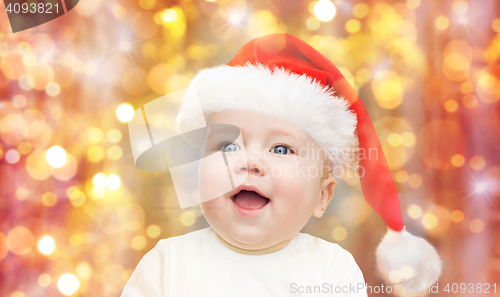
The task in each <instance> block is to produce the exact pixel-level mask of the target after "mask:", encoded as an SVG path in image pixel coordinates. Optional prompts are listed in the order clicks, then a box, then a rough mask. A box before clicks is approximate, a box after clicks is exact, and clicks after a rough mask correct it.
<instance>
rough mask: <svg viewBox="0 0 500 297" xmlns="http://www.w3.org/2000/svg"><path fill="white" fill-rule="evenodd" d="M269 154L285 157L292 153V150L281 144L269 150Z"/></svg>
mask: <svg viewBox="0 0 500 297" xmlns="http://www.w3.org/2000/svg"><path fill="white" fill-rule="evenodd" d="M271 152H273V153H276V154H278V155H287V154H291V153H293V151H292V149H290V148H289V147H287V146H285V145H282V144H279V145H277V146H275V147H273V148H272V149H271Z"/></svg>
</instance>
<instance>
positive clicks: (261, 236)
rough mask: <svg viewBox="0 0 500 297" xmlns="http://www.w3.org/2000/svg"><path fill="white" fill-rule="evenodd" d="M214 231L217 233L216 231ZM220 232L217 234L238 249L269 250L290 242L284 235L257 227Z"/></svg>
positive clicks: (243, 227) (239, 227) (244, 227)
mask: <svg viewBox="0 0 500 297" xmlns="http://www.w3.org/2000/svg"><path fill="white" fill-rule="evenodd" d="M214 230H215V232H217V230H216V229H214ZM219 231H221V232H217V234H219V236H220V237H222V238H223V239H224V240H225V241H226V242H228V243H230V244H231V245H234V246H236V247H238V248H241V249H245V250H252V251H254V250H262V249H268V248H271V247H273V246H276V245H278V244H281V243H283V242H284V241H287V240H288V238H282V237H283V234H274V233H273V232H269V230H263V228H262V227H256V226H238V227H234V228H231V230H219ZM297 233H298V232H297Z"/></svg>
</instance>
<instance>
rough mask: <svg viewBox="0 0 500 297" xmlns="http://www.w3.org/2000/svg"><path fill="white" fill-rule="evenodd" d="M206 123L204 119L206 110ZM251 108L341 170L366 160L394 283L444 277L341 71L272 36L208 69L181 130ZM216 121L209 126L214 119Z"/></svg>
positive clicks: (380, 256)
mask: <svg viewBox="0 0 500 297" xmlns="http://www.w3.org/2000/svg"><path fill="white" fill-rule="evenodd" d="M200 104H201V108H202V111H203V115H204V117H205V118H203V117H201V118H200V117H199V116H197V114H196V112H195V111H196V110H199V106H200ZM226 109H248V110H253V111H260V112H264V113H267V114H271V115H274V116H278V117H281V118H284V119H287V120H288V121H290V122H291V123H293V124H295V125H296V126H298V127H300V128H302V129H303V130H304V131H305V132H307V133H308V134H309V135H310V136H311V137H312V138H313V139H314V140H315V141H316V142H317V143H318V144H319V145H321V146H322V147H323V148H325V149H326V150H327V151H328V152H330V154H329V158H330V161H331V164H332V165H333V166H342V167H345V166H349V165H353V164H355V162H356V161H358V160H356V158H355V156H356V152H357V151H358V149H359V150H364V151H365V152H369V151H370V153H372V152H374V153H375V154H376V156H373V155H371V157H370V158H361V159H360V160H359V166H360V167H362V168H364V174H363V175H361V176H360V183H361V188H362V190H363V194H364V196H365V199H366V201H367V202H368V204H369V205H370V206H371V207H372V208H373V209H374V210H375V211H376V212H377V213H378V214H379V215H380V216H381V217H382V219H383V220H384V221H385V223H386V224H387V227H388V232H387V234H386V235H385V236H384V238H383V240H382V242H381V243H380V244H379V246H378V247H377V252H376V259H377V266H378V268H379V271H380V272H381V274H382V275H383V277H384V278H385V279H386V280H389V281H391V282H399V283H402V284H405V285H407V286H421V287H422V288H427V287H429V286H431V285H432V284H433V283H435V282H436V281H437V279H438V277H439V275H440V274H441V269H442V263H441V259H440V258H439V256H438V254H437V252H436V250H435V249H434V248H433V247H432V246H431V245H430V244H429V243H428V242H427V241H425V240H424V239H422V238H420V237H416V236H414V235H411V234H410V233H408V232H407V231H406V228H405V225H404V222H403V217H402V214H401V207H400V203H399V197H398V193H397V191H396V187H395V184H394V181H393V179H392V175H391V172H390V170H389V167H388V164H387V161H386V159H385V156H384V153H383V151H382V147H381V145H380V141H379V139H378V137H377V134H376V133H375V129H374V127H373V123H372V121H371V119H370V116H369V115H368V112H367V110H366V108H365V106H364V104H363V102H362V101H361V99H360V98H359V97H358V95H357V94H356V92H355V91H354V89H353V88H352V87H351V85H350V84H349V83H348V82H347V80H346V79H345V78H344V76H343V75H342V74H341V73H340V71H339V70H338V69H337V67H335V65H334V64H333V63H332V62H331V61H329V60H328V59H327V58H325V57H324V56H323V55H322V54H320V53H319V52H318V51H316V50H315V49H314V48H312V47H311V46H310V45H308V44H307V43H305V42H304V41H302V40H300V39H298V38H296V37H294V36H292V35H289V34H271V35H266V36H262V37H259V38H256V39H254V40H251V41H250V42H248V43H247V44H245V45H244V46H243V47H242V48H241V49H240V50H239V51H238V53H237V54H236V56H235V57H234V58H233V59H232V60H231V61H229V63H227V65H222V66H218V67H214V68H210V69H204V70H201V71H200V72H199V73H198V74H197V75H196V77H195V78H194V79H193V81H192V82H191V84H190V86H189V88H188V90H187V92H186V95H185V97H184V99H183V102H182V104H181V108H180V111H179V114H178V117H177V127H178V130H179V131H180V132H182V131H191V130H193V129H194V128H193V127H203V126H204V122H203V121H204V120H205V121H206V120H207V117H208V116H209V115H210V114H211V113H212V112H216V111H221V110H226ZM207 122H208V121H207Z"/></svg>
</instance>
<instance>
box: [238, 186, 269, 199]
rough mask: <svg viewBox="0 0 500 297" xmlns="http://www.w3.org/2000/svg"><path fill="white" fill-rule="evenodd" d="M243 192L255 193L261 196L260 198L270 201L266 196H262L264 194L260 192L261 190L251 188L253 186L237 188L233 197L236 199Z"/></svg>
mask: <svg viewBox="0 0 500 297" xmlns="http://www.w3.org/2000/svg"><path fill="white" fill-rule="evenodd" d="M241 191H254V192H255V193H257V194H259V195H260V196H262V197H264V198H267V199H269V198H268V197H266V196H265V195H264V194H262V192H261V191H259V189H257V187H255V186H251V185H240V186H239V187H237V188H236V190H235V191H234V195H233V196H232V197H235V196H236V195H238V194H239V193H240V192H241Z"/></svg>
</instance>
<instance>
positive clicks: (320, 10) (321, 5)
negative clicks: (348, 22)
mask: <svg viewBox="0 0 500 297" xmlns="http://www.w3.org/2000/svg"><path fill="white" fill-rule="evenodd" d="M336 14H337V8H336V7H335V5H334V4H333V3H332V2H331V1H329V0H319V1H318V2H316V4H314V15H315V16H316V17H317V18H318V19H319V20H320V21H322V22H329V21H331V20H333V18H334V17H335V15H336Z"/></svg>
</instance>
